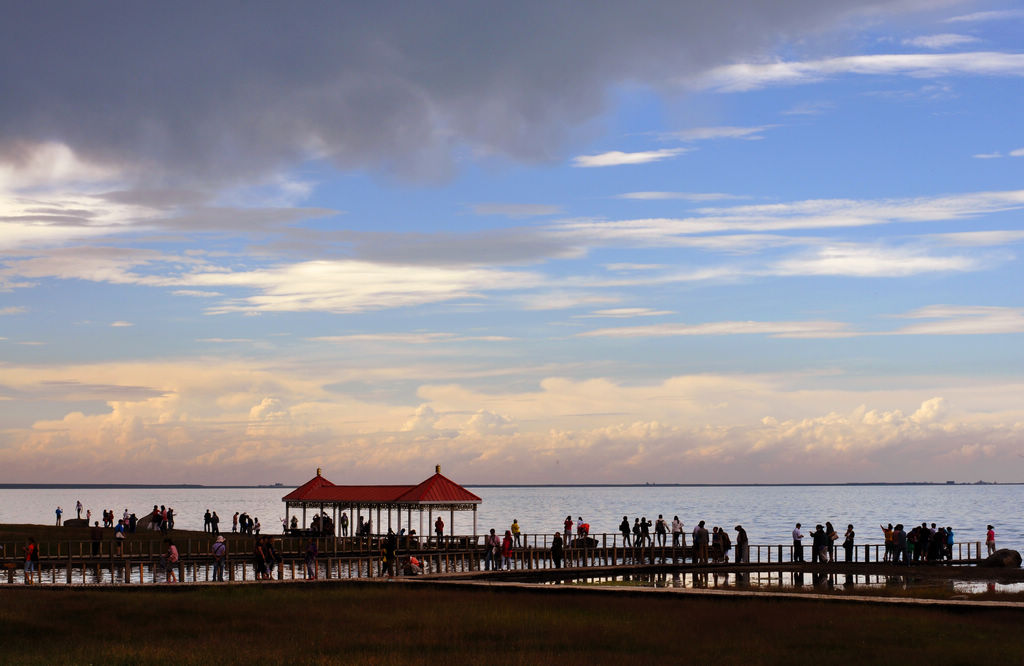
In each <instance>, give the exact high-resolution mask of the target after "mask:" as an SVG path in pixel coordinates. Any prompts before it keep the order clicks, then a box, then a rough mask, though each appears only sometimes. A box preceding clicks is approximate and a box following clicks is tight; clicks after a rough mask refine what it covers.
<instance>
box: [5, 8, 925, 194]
mask: <svg viewBox="0 0 1024 666" xmlns="http://www.w3.org/2000/svg"><path fill="white" fill-rule="evenodd" d="M894 4H895V5H896V6H897V7H898V8H900V9H907V8H914V6H915V5H920V4H921V3H915V2H911V1H906V2H900V3H891V2H882V1H880V0H860V1H854V0H851V1H850V2H845V3H841V6H839V5H837V4H836V3H822V2H818V1H817V0H792V1H791V2H787V3H783V4H780V3H777V2H770V1H767V0H743V1H738V2H732V3H717V4H715V3H698V2H653V1H652V2H641V3H619V4H609V3H603V4H597V5H587V6H586V7H583V6H581V5H576V4H572V3H569V4H559V3H549V2H540V1H535V2H520V3H514V4H494V3H477V2H463V1H458V0H454V1H450V2H435V3H411V4H410V3H393V2H377V3H311V4H303V5H301V6H299V7H296V6H294V5H288V4H280V3H272V2H247V3H238V2H223V3H200V2H178V3H174V4H173V5H172V4H164V3H153V2H137V3H119V2H112V3H71V4H66V5H62V6H60V7H59V8H58V9H56V10H55V9H54V7H53V6H51V5H48V4H46V3H16V4H7V5H5V6H4V8H3V9H2V10H0V19H2V20H0V61H2V62H4V63H5V64H6V65H7V66H6V67H4V68H3V71H2V73H0V89H2V90H3V91H4V94H3V96H2V97H0V137H4V138H3V139H0V158H4V159H8V160H13V159H17V155H12V153H13V152H14V151H24V146H25V142H29V143H32V142H44V141H59V142H63V143H66V144H67V145H69V146H70V147H71V148H72V149H74V150H75V151H76V153H78V154H80V155H82V156H83V157H84V159H87V160H90V161H93V162H99V163H104V164H112V165H118V166H122V167H130V168H131V169H132V173H133V174H137V180H139V181H140V182H153V183H185V184H189V183H190V182H191V183H196V182H204V183H205V184H207V186H210V185H212V184H216V183H217V182H237V181H238V180H239V179H242V178H245V177H252V176H254V175H258V174H264V173H267V172H268V171H269V170H272V169H275V168H279V167H281V166H282V165H287V164H290V163H294V162H295V161H298V160H302V159H305V158H308V157H311V156H314V157H320V158H326V159H328V160H330V161H331V162H333V163H334V164H335V165H337V166H339V167H342V168H369V169H373V170H384V171H388V172H392V173H398V174H401V175H406V176H412V177H416V178H430V177H437V176H439V175H444V173H446V171H447V170H449V169H450V168H451V166H452V164H453V160H452V154H453V150H455V149H456V148H463V147H466V146H468V147H470V148H472V149H474V150H479V151H481V152H482V153H484V154H499V155H505V156H509V157H512V158H514V159H523V160H546V159H555V158H557V157H559V156H560V155H561V154H562V151H563V150H564V146H563V144H564V142H565V140H566V138H567V136H568V132H569V130H570V129H571V128H573V127H576V126H578V125H579V124H580V123H581V122H582V121H585V120H588V119H592V118H594V117H596V116H597V115H598V114H599V113H600V112H601V111H602V110H603V108H604V106H605V104H606V103H607V99H608V98H607V96H606V92H607V90H608V88H609V87H610V86H613V85H615V84H616V83H620V82H624V81H629V82H633V83H636V82H641V83H644V82H646V83H648V84H652V85H655V86H659V85H660V84H661V83H662V82H665V81H667V80H669V79H673V80H679V78H680V77H686V76H692V75H695V74H698V73H700V72H702V71H704V70H706V69H708V68H710V67H713V66H716V65H722V64H725V63H728V62H732V61H734V60H735V59H737V58H740V57H743V56H745V55H748V54H752V53H756V52H759V51H760V50H761V49H763V48H765V47H770V46H772V45H775V44H777V43H778V39H779V38H780V37H784V36H786V35H793V34H800V33H803V32H806V31H808V30H815V29H819V28H823V27H828V26H830V25H832V24H833V23H835V22H836V21H838V20H840V19H842V18H843V17H844V16H847V15H849V14H850V13H851V12H856V11H862V10H871V11H876V10H878V11H880V10H883V9H884V10H886V11H891V10H892V8H893V5H894Z"/></svg>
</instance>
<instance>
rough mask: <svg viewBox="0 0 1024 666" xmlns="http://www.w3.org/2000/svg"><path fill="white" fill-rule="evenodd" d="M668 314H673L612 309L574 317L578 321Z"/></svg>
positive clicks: (658, 311)
mask: <svg viewBox="0 0 1024 666" xmlns="http://www.w3.org/2000/svg"><path fill="white" fill-rule="evenodd" d="M670 314H675V312H674V311H672V310H654V309H651V308H612V309H609V310H595V311H593V312H591V313H590V314H583V315H574V316H575V317H576V318H578V319H594V318H607V319H632V318H633V317H660V316H663V315H670Z"/></svg>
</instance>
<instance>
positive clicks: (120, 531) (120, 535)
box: [114, 520, 128, 557]
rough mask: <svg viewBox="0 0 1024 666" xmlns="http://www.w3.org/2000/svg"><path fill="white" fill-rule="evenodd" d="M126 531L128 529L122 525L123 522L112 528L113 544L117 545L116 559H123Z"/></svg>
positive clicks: (118, 522)
mask: <svg viewBox="0 0 1024 666" xmlns="http://www.w3.org/2000/svg"><path fill="white" fill-rule="evenodd" d="M127 530H128V527H127V526H126V525H125V524H124V520H119V521H117V527H115V528H114V543H116V544H117V556H118V557H124V540H125V537H126V536H127V535H126V534H125V532H127Z"/></svg>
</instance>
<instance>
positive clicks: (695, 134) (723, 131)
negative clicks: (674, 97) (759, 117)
mask: <svg viewBox="0 0 1024 666" xmlns="http://www.w3.org/2000/svg"><path fill="white" fill-rule="evenodd" d="M773 127H776V125H758V126H754V127H732V126H720V127H694V128H692V129H687V130H681V131H678V132H666V133H665V134H662V135H661V136H662V138H668V139H677V140H679V141H707V140H710V139H747V140H757V139H763V138H764V137H763V136H762V133H763V132H764V131H765V130H766V129H771V128H773Z"/></svg>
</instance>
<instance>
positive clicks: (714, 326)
mask: <svg viewBox="0 0 1024 666" xmlns="http://www.w3.org/2000/svg"><path fill="white" fill-rule="evenodd" d="M694 335H715V336H718V335H768V336H771V337H773V338H838V337H849V336H851V335H856V334H855V333H852V332H851V331H850V330H849V328H848V326H847V325H846V324H844V323H842V322H836V321H718V322H709V323H705V324H652V325H650V326H628V327H619V328H601V329H597V330H594V331H586V332H583V333H578V334H577V336H578V337H582V338H592V337H604V338H651V337H678V336H694Z"/></svg>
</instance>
